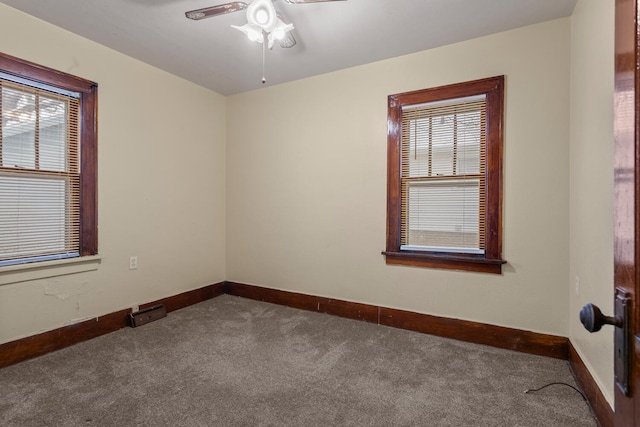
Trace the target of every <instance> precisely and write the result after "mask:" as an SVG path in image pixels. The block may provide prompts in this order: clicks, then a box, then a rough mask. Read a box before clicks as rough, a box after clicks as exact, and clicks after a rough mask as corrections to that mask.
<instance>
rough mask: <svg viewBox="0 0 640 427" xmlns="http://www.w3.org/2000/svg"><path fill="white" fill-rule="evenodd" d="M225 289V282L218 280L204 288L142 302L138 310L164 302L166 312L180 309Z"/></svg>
mask: <svg viewBox="0 0 640 427" xmlns="http://www.w3.org/2000/svg"><path fill="white" fill-rule="evenodd" d="M226 289H227V284H226V282H220V283H216V284H213V285H208V286H205V287H204V288H198V289H194V290H192V291H187V292H183V293H181V294H178V295H174V296H171V297H167V298H162V299H159V300H156V301H151V302H148V303H146V304H142V305H140V310H144V309H145V308H150V307H153V306H154V305H158V304H164V306H165V308H166V309H167V313H168V312H171V311H175V310H180V309H181V308H185V307H188V306H190V305H193V304H197V303H199V302H202V301H206V300H208V299H211V298H215V297H218V296H220V295H222V294H225V293H226Z"/></svg>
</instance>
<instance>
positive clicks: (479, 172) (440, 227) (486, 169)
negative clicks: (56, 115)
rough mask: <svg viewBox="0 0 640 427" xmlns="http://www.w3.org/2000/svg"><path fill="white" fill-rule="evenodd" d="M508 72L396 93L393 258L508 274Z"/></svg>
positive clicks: (391, 168) (390, 199)
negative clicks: (504, 154)
mask: <svg viewBox="0 0 640 427" xmlns="http://www.w3.org/2000/svg"><path fill="white" fill-rule="evenodd" d="M503 98H504V77H503V76H499V77H493V78H488V79H483V80H476V81H472V82H466V83H459V84H454V85H449V86H442V87H437V88H433V89H425V90H420V91H415V92H406V93H401V94H396V95H391V96H389V105H388V125H389V129H388V147H387V249H386V251H385V252H383V254H384V255H385V256H386V260H387V264H405V265H415V266H423V267H437V268H450V269H459V270H468V271H480V272H487V273H497V274H500V273H501V271H502V264H504V263H505V262H506V261H504V260H502V129H503V127H502V121H503V104H504V99H503Z"/></svg>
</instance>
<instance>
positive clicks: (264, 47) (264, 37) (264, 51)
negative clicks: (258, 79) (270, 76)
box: [262, 30, 268, 84]
mask: <svg viewBox="0 0 640 427" xmlns="http://www.w3.org/2000/svg"><path fill="white" fill-rule="evenodd" d="M267 37H268V36H267V33H266V31H264V30H262V84H265V83H266V82H267V78H266V77H265V76H264V75H265V61H266V59H265V58H266V57H267Z"/></svg>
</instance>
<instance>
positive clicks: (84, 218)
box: [0, 52, 98, 257]
mask: <svg viewBox="0 0 640 427" xmlns="http://www.w3.org/2000/svg"><path fill="white" fill-rule="evenodd" d="M0 71H2V72H3V73H6V74H10V75H13V76H16V77H19V78H24V79H27V80H31V81H34V82H37V83H42V84H45V85H49V86H54V87H57V88H60V89H63V90H67V91H72V92H78V93H80V226H79V243H80V247H79V252H80V257H83V256H91V255H97V253H98V194H97V193H98V122H97V119H98V84H97V83H94V82H92V81H89V80H86V79H83V78H81V77H76V76H73V75H71V74H67V73H64V72H62V71H58V70H54V69H52V68H48V67H45V66H42V65H38V64H35V63H32V62H29V61H25V60H23V59H19V58H16V57H13V56H10V55H6V54H4V53H1V52H0Z"/></svg>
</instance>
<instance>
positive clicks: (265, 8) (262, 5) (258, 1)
mask: <svg viewBox="0 0 640 427" xmlns="http://www.w3.org/2000/svg"><path fill="white" fill-rule="evenodd" d="M330 1H345V0H284V2H285V3H287V4H305V3H323V2H330ZM239 10H246V11H247V23H246V24H245V25H243V26H237V25H232V27H233V28H235V29H237V30H240V31H242V32H243V33H245V34H246V35H247V37H249V39H250V40H252V41H255V42H258V43H264V42H265V40H266V41H267V43H266V44H267V45H268V46H269V49H271V48H273V45H274V43H275V41H276V40H277V41H278V43H279V44H280V46H281V47H285V48H290V47H293V46H295V44H296V40H295V39H294V38H293V35H292V34H291V30H293V28H294V27H293V24H291V23H285V21H284V19H283V17H282V15H281V14H280V13H279V12H277V11H276V9H275V7H274V6H273V0H253V2H251V3H245V2H243V1H232V2H229V3H224V4H219V5H217V6H211V7H205V8H202V9H196V10H191V11H189V12H186V13H185V16H186V17H187V18H189V19H193V20H200V19H205V18H211V17H212V16H218V15H224V14H226V13H231V12H237V11H239Z"/></svg>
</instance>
